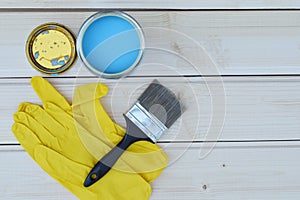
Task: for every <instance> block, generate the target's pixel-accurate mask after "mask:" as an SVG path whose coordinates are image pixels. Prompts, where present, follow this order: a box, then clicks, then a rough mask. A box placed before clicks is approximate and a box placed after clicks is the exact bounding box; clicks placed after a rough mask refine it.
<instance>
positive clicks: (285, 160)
mask: <svg viewBox="0 0 300 200" xmlns="http://www.w3.org/2000/svg"><path fill="white" fill-rule="evenodd" d="M299 147H300V145H299V142H289V143H288V144H287V143H281V144H279V143H277V142H275V143H270V142H268V143H240V144H237V143H219V144H218V145H217V146H216V148H215V149H214V150H213V151H212V152H211V154H209V155H208V156H207V157H205V158H204V159H199V158H198V155H199V149H200V145H199V144H193V145H192V146H191V147H190V148H189V149H187V150H186V148H185V147H181V145H180V144H172V145H171V148H170V149H169V150H168V151H167V153H168V154H169V156H170V158H172V157H174V156H177V155H182V156H181V157H178V160H176V162H174V163H170V165H169V166H168V167H167V168H166V170H165V171H164V172H163V173H162V175H161V176H160V177H159V178H158V179H157V180H155V181H154V182H153V183H152V186H153V194H152V197H151V198H150V200H170V199H205V200H221V199H222V200H223V199H240V198H243V199H247V200H248V199H249V200H250V199H276V200H277V199H278V200H279V199H297V198H298V197H299V195H300V191H299V187H300V182H299V179H298V177H299V167H300V161H299V159H296V158H297V155H299V153H300V148H299ZM19 149H20V148H19V147H8V148H3V147H1V150H0V160H1V161H2V162H1V165H0V177H1V181H0V199H6V200H17V199H32V200H35V199H36V200H37V199H53V200H54V199H68V200H69V199H70V200H71V199H76V198H75V197H73V195H71V194H70V193H69V192H68V191H66V190H65V189H63V187H62V186H60V185H59V184H57V183H56V182H55V181H54V180H52V179H51V178H50V177H49V176H48V175H47V174H46V173H45V172H43V171H42V170H41V169H40V168H39V167H38V166H37V164H35V163H34V161H32V160H31V158H30V157H29V156H28V155H27V154H26V153H25V152H23V151H19ZM4 160H5V162H3V161H4ZM4 180H5V181H4Z"/></svg>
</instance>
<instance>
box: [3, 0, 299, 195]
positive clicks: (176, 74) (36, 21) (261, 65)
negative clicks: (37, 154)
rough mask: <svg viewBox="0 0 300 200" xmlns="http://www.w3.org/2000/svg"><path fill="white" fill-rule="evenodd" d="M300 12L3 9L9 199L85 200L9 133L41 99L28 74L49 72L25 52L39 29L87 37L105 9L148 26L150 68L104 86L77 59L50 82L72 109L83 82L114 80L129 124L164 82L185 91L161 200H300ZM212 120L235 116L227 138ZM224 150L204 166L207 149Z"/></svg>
mask: <svg viewBox="0 0 300 200" xmlns="http://www.w3.org/2000/svg"><path fill="white" fill-rule="evenodd" d="M299 7H300V2H299V1H298V0H286V1H281V0H246V1H242V0H212V1H204V0H200V1H198V0H188V1H180V0H174V1H170V0H165V1H158V0H154V1H140V0H132V1H111V0H104V1H96V0H90V1H81V0H74V1H70V0H65V1H57V0H53V1H48V0H43V1H34V0H28V1H21V0H3V1H1V2H0V26H1V29H0V59H1V62H0V93H1V98H0V124H1V126H0V134H1V136H0V160H1V161H0V162H1V163H0V199H5V200H13V199H33V200H34V199H53V200H54V199H76V198H75V197H74V196H72V195H71V194H70V193H69V192H68V191H66V190H65V189H64V188H63V187H62V186H60V185H59V184H57V183H56V182H55V181H54V180H53V179H51V178H50V177H49V176H48V175H47V174H46V173H44V172H43V171H42V170H41V169H40V168H39V167H38V166H37V165H36V164H35V163H34V161H32V160H31V159H30V158H29V156H27V154H26V153H25V152H24V151H23V150H22V148H21V147H20V146H19V145H18V142H17V141H16V139H15V138H14V137H13V134H12V133H11V131H10V127H11V124H12V123H13V121H12V115H13V113H14V112H15V111H16V109H17V106H18V104H19V103H21V102H23V101H30V102H33V103H39V100H38V99H37V97H36V95H35V94H34V93H33V91H32V89H31V87H30V84H29V78H30V77H31V76H34V75H40V74H39V73H38V72H36V71H34V70H33V69H32V68H31V67H30V65H29V64H28V62H27V60H26V57H25V53H24V48H25V46H24V45H25V42H26V38H27V36H28V34H29V33H30V31H31V30H32V29H33V28H35V27H36V26H38V25H40V24H42V23H46V22H51V21H53V22H58V23H62V24H64V25H66V26H68V27H69V28H71V29H72V30H73V31H74V33H77V32H78V29H79V28H80V25H81V24H82V23H83V21H84V20H85V19H86V18H87V17H88V16H90V15H91V14H93V13H94V12H96V11H98V10H101V9H102V8H108V9H117V8H121V9H127V10H130V11H128V13H129V14H130V15H132V16H133V17H134V18H136V19H137V20H138V22H139V23H140V24H141V25H142V27H143V28H144V29H145V35H146V43H147V47H148V49H147V50H146V53H145V57H144V59H143V62H142V63H141V65H140V66H139V68H138V69H137V70H136V71H134V72H133V73H132V74H131V75H130V77H129V78H126V79H123V80H121V81H116V80H99V79H97V78H96V77H95V76H94V75H92V74H91V73H90V72H89V71H87V70H86V69H85V68H84V67H83V66H82V63H81V62H80V61H79V60H78V61H77V63H76V65H75V66H74V67H73V68H72V69H71V70H69V71H68V72H66V73H65V74H62V75H60V76H58V77H56V78H49V80H50V82H51V83H53V84H54V85H55V86H56V87H57V88H58V90H60V91H61V92H62V93H63V94H64V95H65V96H66V97H67V99H68V100H69V101H72V91H73V88H74V86H75V85H80V84H84V83H90V82H95V81H102V82H104V83H106V84H108V86H109V87H110V89H111V90H110V91H111V93H109V94H108V96H107V97H105V98H103V104H104V106H105V107H106V108H107V110H108V111H109V114H110V115H111V116H112V117H113V118H114V119H115V120H116V121H117V122H118V123H120V124H124V122H123V119H122V118H121V113H122V112H125V111H126V109H127V108H128V107H129V106H130V105H131V103H132V102H133V101H134V99H135V98H136V97H137V96H138V94H139V93H140V92H141V91H143V87H144V86H145V85H144V84H145V83H147V82H150V81H151V80H152V79H153V78H157V77H158V75H159V76H164V77H158V78H159V79H160V80H161V81H162V82H164V83H165V84H167V85H168V86H169V87H171V88H172V89H174V90H176V91H177V93H178V94H180V95H181V98H182V99H183V101H184V102H185V103H187V104H188V105H189V106H188V109H187V111H186V112H185V114H184V116H183V119H182V121H181V123H179V124H180V125H177V126H175V127H174V128H173V131H170V132H169V133H168V134H166V135H165V136H164V137H163V138H162V139H161V140H160V145H161V146H163V148H164V149H165V150H166V151H167V153H168V155H169V156H170V161H171V163H170V166H169V167H168V168H167V169H166V170H165V171H164V172H163V174H162V175H161V176H160V177H159V178H158V179H157V180H156V181H154V182H153V195H152V197H151V200H158V199H159V200H161V199H163V200H169V199H187V200H194V199H207V200H215V199H216V200H217V199H225V200H227V199H228V200H231V199H251V200H252V199H264V200H265V199H288V200H289V199H299V196H300V190H299V188H300V181H299V180H300V174H299V167H300V166H299V165H300V162H299V160H298V159H297V158H298V157H299V156H298V154H299V153H300V152H299V151H300V143H299V139H300V138H299V137H300V133H299V132H300V127H299V126H300V125H299V124H300V123H299V122H300V114H299V113H300V107H299V105H300V92H299V87H300V79H299V78H300V77H299V74H300V67H299V66H300V65H299V64H300V48H299V45H300V21H299V19H300V11H299V10H297V9H299ZM41 8H42V9H44V10H43V11H41V10H40V9H41ZM148 9H151V10H148ZM165 9H176V11H171V10H165ZM210 9H212V10H210ZM214 9H233V10H231V11H221V10H214ZM235 9H237V10H235ZM239 9H241V10H239ZM242 9H255V10H247V11H244V10H242ZM270 9H272V10H270ZM273 9H275V10H273ZM281 9H291V10H281ZM294 9H295V10H294ZM183 10H184V11H183ZM166 50H167V51H170V52H171V53H166ZM184 59H186V60H184ZM187 61H188V62H191V63H192V64H193V65H194V66H193V65H191V64H189V63H188V62H187ZM216 69H217V70H216ZM157 71H159V74H158V73H157ZM182 75H189V76H194V75H197V77H189V78H184V77H182ZM198 75H207V77H198ZM219 75H226V77H222V78H221V77H219ZM236 75H238V76H236ZM261 75H266V76H261ZM220 81H221V82H220ZM187 83H188V84H187ZM210 89H213V90H210ZM214 89H216V90H214ZM133 92H135V94H133ZM209 92H210V93H209ZM224 92H225V93H224ZM124 97H125V98H126V100H125V101H124V100H123V98H124ZM222 98H225V101H224V102H222V101H221V102H218V103H217V104H216V102H214V101H213V100H215V99H221V100H222ZM121 100H123V101H121ZM223 103H224V104H223ZM223 105H225V117H224V116H223V114H224V113H223V114H222V112H221V111H222V109H223V107H222V106H223ZM212 108H215V109H216V110H217V111H219V112H216V113H215V114H212ZM213 116H214V117H216V119H219V120H220V121H221V122H222V119H224V127H223V129H222V131H221V133H222V134H221V135H220V136H219V137H216V136H218V134H217V135H214V134H216V133H214V132H210V133H211V134H209V135H208V136H207V135H205V134H206V133H207V131H208V130H209V128H212V130H218V127H217V126H219V125H220V124H213V127H210V120H211V118H212V117H213ZM198 120H199V129H198V130H197V131H194V124H195V122H197V121H198ZM176 130H177V131H176ZM178 130H180V131H178ZM174 133H175V134H174ZM206 140H210V142H205V141H206ZM203 141H204V143H203ZM230 141H231V142H230ZM169 142H171V143H169ZM191 142H192V143H191ZM215 143H216V146H215V148H214V149H213V150H212V151H211V152H210V154H208V155H207V156H206V157H205V158H203V159H199V157H200V152H199V151H200V150H203V151H205V150H207V151H209V150H210V148H211V147H212V145H214V144H215ZM202 144H204V146H205V148H203V147H202V146H201V145H202ZM190 145H191V146H190ZM188 147H189V148H188ZM201 147H202V148H201ZM180 155H182V157H180V159H178V160H177V158H178V157H179V156H180ZM20 166H21V167H20Z"/></svg>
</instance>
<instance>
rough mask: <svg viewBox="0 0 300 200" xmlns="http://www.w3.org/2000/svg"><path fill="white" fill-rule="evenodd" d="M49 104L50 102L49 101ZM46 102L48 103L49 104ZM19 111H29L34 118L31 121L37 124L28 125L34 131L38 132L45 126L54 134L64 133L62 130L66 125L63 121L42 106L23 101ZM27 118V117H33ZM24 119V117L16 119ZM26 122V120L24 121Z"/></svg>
mask: <svg viewBox="0 0 300 200" xmlns="http://www.w3.org/2000/svg"><path fill="white" fill-rule="evenodd" d="M47 104H48V103H47ZM47 104H46V105H47ZM18 110H19V112H24V113H27V114H28V115H30V116H31V118H33V119H34V120H30V121H29V122H32V121H33V123H34V125H35V126H31V125H30V124H29V126H28V127H32V129H34V132H36V133H38V132H39V129H38V128H40V127H44V129H46V130H47V132H49V133H51V134H52V135H53V136H59V135H63V134H62V131H63V130H64V125H63V123H62V121H57V120H56V119H55V118H54V117H52V116H51V115H50V114H49V113H48V112H47V111H46V109H43V108H41V107H40V106H38V105H35V104H30V103H22V104H20V106H19V108H18ZM31 118H27V119H31ZM16 120H19V121H22V119H16ZM24 123H25V122H24Z"/></svg>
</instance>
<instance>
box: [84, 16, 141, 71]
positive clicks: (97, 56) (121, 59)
mask: <svg viewBox="0 0 300 200" xmlns="http://www.w3.org/2000/svg"><path fill="white" fill-rule="evenodd" d="M83 27H84V30H81V31H82V32H83V33H81V34H82V35H81V37H82V38H81V44H79V45H81V49H80V51H82V52H81V54H82V55H81V56H83V57H84V59H85V60H84V59H83V61H84V62H85V61H86V62H87V63H88V64H87V65H88V67H89V68H91V67H92V68H93V70H92V71H99V72H103V73H105V74H109V75H114V74H121V73H122V72H124V71H126V70H128V69H129V68H132V67H134V66H135V65H137V63H138V61H139V60H140V59H141V54H142V46H143V45H144V44H142V43H143V38H142V39H141V37H142V35H141V30H138V28H137V26H136V25H135V24H133V23H132V22H130V21H129V20H128V19H126V18H124V17H122V16H118V15H105V16H101V15H100V17H97V18H94V19H93V20H92V22H89V23H88V25H86V26H83ZM82 29H83V28H82ZM79 35H80V34H79ZM85 64H86V63H85Z"/></svg>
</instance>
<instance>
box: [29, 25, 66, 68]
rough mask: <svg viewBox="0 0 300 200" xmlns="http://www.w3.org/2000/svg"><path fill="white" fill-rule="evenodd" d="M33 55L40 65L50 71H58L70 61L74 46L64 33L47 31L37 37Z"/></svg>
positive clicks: (33, 46)
mask: <svg viewBox="0 0 300 200" xmlns="http://www.w3.org/2000/svg"><path fill="white" fill-rule="evenodd" d="M32 53H33V56H34V57H35V59H36V61H37V62H38V63H39V64H40V65H42V66H43V67H45V68H48V69H56V68H58V67H61V66H63V65H64V64H65V63H67V62H68V61H69V59H70V56H71V54H72V46H71V43H70V41H69V38H68V37H67V36H66V35H65V34H64V33H62V32H60V31H57V30H47V31H43V32H41V33H40V34H39V35H37V36H36V38H35V40H34V42H33V45H32Z"/></svg>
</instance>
